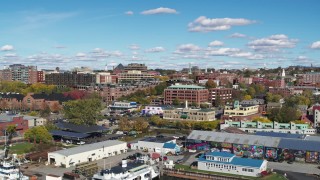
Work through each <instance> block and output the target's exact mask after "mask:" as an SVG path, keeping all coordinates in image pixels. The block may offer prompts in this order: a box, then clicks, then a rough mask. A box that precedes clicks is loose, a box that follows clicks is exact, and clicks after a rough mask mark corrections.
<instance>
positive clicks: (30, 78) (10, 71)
mask: <svg viewBox="0 0 320 180" xmlns="http://www.w3.org/2000/svg"><path fill="white" fill-rule="evenodd" d="M0 72H1V73H0V75H1V77H0V79H2V80H4V81H21V82H24V83H26V84H34V83H36V82H37V79H38V78H37V66H25V65H22V64H12V65H10V66H9V67H8V68H5V69H3V70H1V71H0Z"/></svg>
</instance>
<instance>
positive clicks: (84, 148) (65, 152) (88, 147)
mask: <svg viewBox="0 0 320 180" xmlns="http://www.w3.org/2000/svg"><path fill="white" fill-rule="evenodd" d="M119 144H126V142H122V141H118V140H108V141H102V142H98V143H93V144H85V145H81V146H77V147H74V148H70V149H63V150H59V151H54V152H51V153H49V154H60V155H63V156H70V155H76V154H80V153H83V152H87V151H93V150H97V149H101V148H107V147H111V146H115V145H119Z"/></svg>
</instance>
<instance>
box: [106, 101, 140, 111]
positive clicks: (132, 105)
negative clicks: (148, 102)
mask: <svg viewBox="0 0 320 180" xmlns="http://www.w3.org/2000/svg"><path fill="white" fill-rule="evenodd" d="M109 108H110V109H111V110H122V111H134V110H136V109H137V108H138V105H137V103H136V102H120V101H119V102H114V103H113V104H111V105H109Z"/></svg>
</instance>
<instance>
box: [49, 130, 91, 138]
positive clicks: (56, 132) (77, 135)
mask: <svg viewBox="0 0 320 180" xmlns="http://www.w3.org/2000/svg"><path fill="white" fill-rule="evenodd" d="M50 134H51V135H52V136H61V137H67V138H80V139H82V138H86V137H88V136H90V134H85V133H75V132H69V131H61V130H51V131H50Z"/></svg>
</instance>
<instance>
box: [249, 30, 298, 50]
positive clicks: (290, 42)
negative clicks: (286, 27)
mask: <svg viewBox="0 0 320 180" xmlns="http://www.w3.org/2000/svg"><path fill="white" fill-rule="evenodd" d="M297 41H298V40H296V39H289V38H288V37H287V36H286V35H284V34H276V35H271V36H269V37H266V38H261V39H256V40H253V41H251V42H249V43H248V46H249V47H250V48H251V49H253V50H255V51H262V52H276V51H280V50H281V49H284V48H294V47H295V45H296V43H297Z"/></svg>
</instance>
